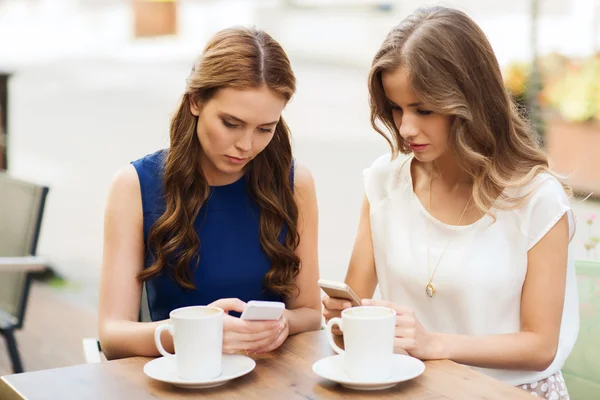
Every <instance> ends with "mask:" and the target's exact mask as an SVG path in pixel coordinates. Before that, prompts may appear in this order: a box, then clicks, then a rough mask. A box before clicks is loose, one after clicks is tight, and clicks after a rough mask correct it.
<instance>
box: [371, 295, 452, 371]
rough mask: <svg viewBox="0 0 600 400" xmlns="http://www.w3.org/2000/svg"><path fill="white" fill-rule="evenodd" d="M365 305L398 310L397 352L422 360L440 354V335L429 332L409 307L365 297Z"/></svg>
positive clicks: (436, 357)
mask: <svg viewBox="0 0 600 400" xmlns="http://www.w3.org/2000/svg"><path fill="white" fill-rule="evenodd" d="M362 305H363V306H380V307H388V308H391V309H392V310H394V311H396V333H395V335H396V338H395V339H394V352H395V353H408V354H409V355H411V356H413V357H416V358H419V359H421V360H435V359H440V358H443V357H442V356H440V354H441V351H440V350H441V349H440V343H439V340H438V339H437V338H438V336H437V335H436V334H434V333H431V332H428V331H427V330H426V329H425V328H424V327H423V325H421V323H420V322H419V319H418V318H417V317H416V316H415V313H414V312H413V311H412V310H411V309H410V308H407V307H402V306H399V305H397V304H394V303H391V302H389V301H383V300H373V299H365V300H363V301H362Z"/></svg>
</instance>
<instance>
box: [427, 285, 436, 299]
mask: <svg viewBox="0 0 600 400" xmlns="http://www.w3.org/2000/svg"><path fill="white" fill-rule="evenodd" d="M425 293H427V296H429V297H433V295H434V294H435V288H434V287H433V285H432V284H431V282H429V283H428V284H427V286H425Z"/></svg>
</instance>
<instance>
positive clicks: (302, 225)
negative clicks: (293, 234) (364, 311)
mask: <svg viewBox="0 0 600 400" xmlns="http://www.w3.org/2000/svg"><path fill="white" fill-rule="evenodd" d="M294 196H295V198H296V203H297V204H298V233H299V235H300V243H299V244H298V248H297V249H296V254H297V255H298V257H299V258H300V272H299V273H298V276H297V277H296V285H297V286H298V289H299V291H298V292H297V295H296V296H295V297H292V298H290V299H288V301H287V305H286V308H287V310H286V311H285V317H286V319H287V320H288V323H289V334H290V335H293V334H295V333H299V332H305V331H312V330H317V329H319V328H320V326H321V301H320V300H321V299H320V289H319V286H318V284H317V282H318V280H319V257H318V247H319V231H318V225H319V215H318V214H319V213H318V208H317V195H316V190H315V182H314V179H313V177H312V175H311V173H310V171H309V170H308V168H306V167H304V166H302V165H299V164H298V163H296V166H295V168H294Z"/></svg>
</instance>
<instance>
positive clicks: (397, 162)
mask: <svg viewBox="0 0 600 400" xmlns="http://www.w3.org/2000/svg"><path fill="white" fill-rule="evenodd" d="M411 158H412V156H410V155H406V154H399V155H397V156H395V157H394V156H393V155H392V153H386V154H383V155H381V156H379V157H377V158H376V159H375V161H373V163H372V164H371V166H370V167H368V168H366V169H365V170H364V171H363V177H364V184H365V193H366V195H367V198H368V199H369V203H371V205H373V203H374V202H379V201H381V200H383V199H384V198H386V197H387V196H388V195H389V194H390V193H391V192H392V191H394V190H395V189H396V188H397V187H398V185H400V184H401V183H402V182H403V178H406V177H409V176H410V172H408V171H406V168H409V166H410V162H409V161H410V159H411ZM407 172H408V175H407Z"/></svg>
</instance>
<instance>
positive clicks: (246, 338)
mask: <svg viewBox="0 0 600 400" xmlns="http://www.w3.org/2000/svg"><path fill="white" fill-rule="evenodd" d="M209 305H210V306H213V307H219V308H222V309H223V311H225V316H224V317H223V353H226V354H233V353H237V352H240V351H242V352H246V353H252V352H253V351H256V350H260V349H263V348H265V347H268V345H269V344H271V343H273V342H274V341H275V340H276V339H277V337H278V336H279V334H280V332H281V330H282V329H283V328H284V326H283V325H282V324H281V323H280V322H279V321H245V320H243V319H241V318H236V317H232V316H231V315H227V314H228V313H229V312H230V311H237V312H239V313H241V312H242V311H244V309H245V308H246V303H244V302H243V301H242V300H240V299H219V300H217V301H214V302H212V303H211V304H209Z"/></svg>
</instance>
